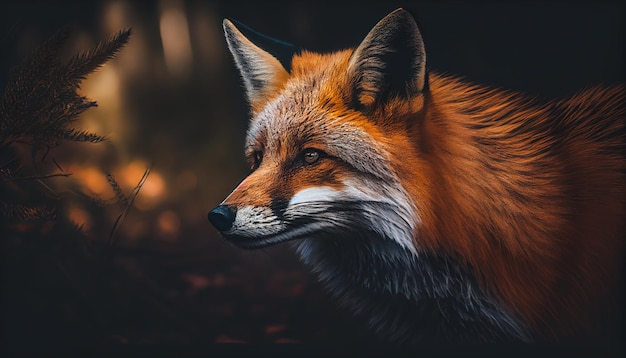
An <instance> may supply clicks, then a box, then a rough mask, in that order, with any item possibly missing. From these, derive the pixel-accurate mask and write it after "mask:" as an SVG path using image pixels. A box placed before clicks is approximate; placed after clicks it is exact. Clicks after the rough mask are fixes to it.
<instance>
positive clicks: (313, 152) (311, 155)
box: [303, 148, 322, 164]
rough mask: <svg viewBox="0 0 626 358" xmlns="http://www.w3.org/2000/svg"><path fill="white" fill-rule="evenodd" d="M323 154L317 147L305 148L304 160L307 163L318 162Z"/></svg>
mask: <svg viewBox="0 0 626 358" xmlns="http://www.w3.org/2000/svg"><path fill="white" fill-rule="evenodd" d="M321 156H322V153H321V152H320V151H319V150H317V149H311V148H309V149H305V150H304V153H303V157H304V162H305V163H307V164H313V163H315V162H317V161H318V160H319V159H320V157H321Z"/></svg>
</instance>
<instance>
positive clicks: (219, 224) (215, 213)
mask: <svg viewBox="0 0 626 358" xmlns="http://www.w3.org/2000/svg"><path fill="white" fill-rule="evenodd" d="M235 216H237V209H236V208H234V207H230V206H228V205H219V206H217V207H216V208H215V209H213V210H211V211H210V212H209V221H210V222H211V224H213V226H215V228H216V229H218V230H219V231H228V230H230V228H231V227H232V226H233V222H234V221H235Z"/></svg>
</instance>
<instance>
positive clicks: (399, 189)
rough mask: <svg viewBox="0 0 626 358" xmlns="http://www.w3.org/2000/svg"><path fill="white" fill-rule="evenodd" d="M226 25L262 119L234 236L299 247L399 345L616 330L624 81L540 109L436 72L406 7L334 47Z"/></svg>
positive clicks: (623, 196)
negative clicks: (347, 44) (355, 41)
mask: <svg viewBox="0 0 626 358" xmlns="http://www.w3.org/2000/svg"><path fill="white" fill-rule="evenodd" d="M223 26H224V31H225V36H226V40H227V43H228V47H229V49H230V51H231V53H232V55H233V57H234V60H235V64H236V67H237V68H238V70H239V71H240V73H241V76H242V78H243V83H244V87H245V94H246V96H247V99H248V101H249V103H250V107H251V116H252V119H251V121H250V125H249V130H248V133H247V137H246V144H245V155H246V157H247V158H248V160H249V162H250V166H251V169H252V172H251V173H250V174H249V175H248V176H247V177H246V178H245V179H244V180H243V181H242V182H241V183H240V184H239V185H238V186H237V187H236V188H235V189H234V191H233V192H232V193H231V194H230V195H229V196H228V197H227V198H226V199H225V200H224V201H223V202H222V203H221V204H220V205H219V206H217V207H216V208H214V209H213V210H211V211H210V212H209V215H208V218H209V220H210V222H211V223H212V224H213V225H214V226H215V228H217V229H218V230H219V231H220V232H221V234H222V235H223V237H224V238H225V239H226V240H228V241H230V242H232V243H233V244H235V245H236V246H239V247H241V248H245V249H259V248H264V247H267V246H270V245H274V244H278V243H283V242H287V241H289V242H291V243H292V244H293V245H294V246H295V250H296V252H297V253H298V254H299V256H300V257H301V259H302V261H303V262H304V263H305V264H307V265H309V266H310V267H311V268H312V270H313V271H314V272H316V273H317V274H318V275H319V278H320V280H321V281H323V282H324V283H325V284H326V285H327V287H328V289H329V291H330V292H331V293H332V294H333V295H335V296H337V297H338V298H339V301H340V302H342V303H343V304H344V305H345V306H346V307H348V308H349V309H351V310H353V313H354V314H355V316H357V317H361V318H362V319H364V320H365V321H366V322H367V324H368V325H369V326H371V327H372V328H373V329H374V330H375V331H376V332H378V333H379V334H380V336H381V337H383V339H385V340H388V341H390V342H398V343H417V342H427V343H431V342H460V343H475V342H511V341H513V342H563V341H569V340H574V339H576V340H578V339H582V338H589V339H595V338H598V337H600V338H601V337H602V336H603V335H605V334H607V333H606V332H608V331H610V329H609V328H611V329H612V328H615V327H616V326H618V325H617V324H616V323H615V317H616V315H617V314H618V313H617V312H618V309H620V305H621V303H620V302H619V300H618V299H617V297H618V296H619V292H620V290H619V283H620V279H621V271H620V270H621V269H622V267H623V266H622V260H623V246H624V238H625V236H626V235H625V233H626V225H625V221H626V220H625V219H626V125H625V119H626V105H625V103H626V95H625V94H626V90H625V87H624V86H623V85H616V86H613V87H606V88H604V87H596V88H591V89H588V90H586V91H583V92H580V93H578V94H576V95H573V96H571V97H570V98H567V99H564V100H555V101H551V102H545V101H544V102H542V101H540V100H538V99H534V98H531V97H528V96H526V95H524V94H521V93H517V92H513V91H508V90H501V89H495V88H488V87H485V86H481V85H476V84H471V83H468V82H467V81H465V80H462V79H459V78H456V77H452V76H449V75H442V74H439V73H437V72H435V71H431V70H427V68H426V52H425V48H424V43H423V40H422V37H421V34H420V32H419V29H418V27H417V24H416V22H415V20H414V18H413V16H412V15H410V14H409V12H407V11H406V10H403V9H398V10H396V11H394V12H392V13H390V14H389V15H387V16H386V17H385V18H383V19H382V20H381V21H380V22H379V23H378V24H376V25H375V26H374V28H373V29H372V30H371V31H370V32H369V33H368V34H367V36H366V37H365V38H364V40H363V41H362V42H361V43H360V44H359V45H358V46H357V47H356V48H354V49H348V50H343V51H337V52H333V53H325V54H322V53H313V52H309V51H306V50H303V49H299V48H297V47H295V46H292V45H289V44H287V43H283V42H281V41H278V40H274V39H271V38H269V37H266V36H264V35H261V34H258V33H255V32H254V31H252V30H251V29H248V28H246V27H245V26H243V25H240V24H237V25H236V26H235V24H234V23H233V22H232V21H229V20H227V19H226V20H224V22H223ZM244 34H245V35H244ZM271 49H274V50H275V51H274V52H273V53H270V52H271V51H272V50H271ZM607 322H612V323H611V324H609V323H607Z"/></svg>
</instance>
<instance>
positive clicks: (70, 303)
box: [0, 0, 626, 349]
mask: <svg viewBox="0 0 626 358" xmlns="http://www.w3.org/2000/svg"><path fill="white" fill-rule="evenodd" d="M398 7H404V8H406V9H408V10H409V11H411V12H412V13H413V14H414V15H416V17H417V20H418V23H419V25H420V29H421V31H422V35H423V37H424V40H425V44H426V51H427V56H428V66H429V67H430V68H431V69H435V70H438V71H444V72H447V73H450V74H457V75H462V76H464V77H466V78H468V79H470V80H472V81H476V82H480V83H483V84H488V85H494V86H499V87H506V88H510V89H515V90H519V91H524V92H527V93H529V94H532V95H536V96H540V97H554V96H564V95H567V94H570V93H573V92H575V91H577V90H579V89H582V88H584V87H588V86H592V85H596V84H601V83H604V84H610V83H616V82H620V81H622V82H623V79H624V63H625V58H624V54H625V51H624V49H625V44H626V41H625V40H626V39H625V38H624V36H625V31H624V25H625V22H624V18H625V9H626V8H625V5H624V4H623V3H622V2H606V1H576V2H552V1H547V2H536V1H532V2H514V1H507V2H502V3H500V2H492V1H489V2H479V1H467V2H460V1H459V2H457V1H439V2H435V1H428V2H420V1H379V2H372V1H346V2H328V1H304V2H303V1H290V2H287V1H285V2H280V1H271V2H265V1H238V0H231V1H192V0H187V1H184V0H161V1H130V0H106V1H105V0H100V1H77V0H76V1H67V0H65V1H43V0H41V1H33V0H21V1H17V0H8V1H4V2H2V4H0V49H1V54H0V88H2V89H3V88H5V86H6V85H7V82H8V79H9V70H10V69H11V68H13V67H14V66H16V65H17V64H19V63H20V62H21V61H22V60H24V59H25V58H26V57H27V56H28V55H29V54H30V53H31V52H32V51H34V50H35V49H36V48H38V46H40V45H41V44H42V43H43V42H44V41H45V40H46V39H48V38H50V36H52V35H53V34H54V33H55V32H56V31H57V30H59V29H60V28H62V27H64V26H71V30H72V32H71V36H70V37H69V39H68V41H67V44H66V45H65V46H64V47H63V49H62V50H61V59H62V60H63V59H64V58H65V59H66V58H70V57H71V56H73V55H75V54H76V53H79V52H81V51H85V50H88V49H90V48H93V47H94V46H95V45H96V44H97V43H98V42H99V41H104V40H106V39H108V38H110V37H111V36H113V35H114V34H115V33H118V32H119V31H121V30H124V29H127V28H132V35H131V37H130V40H129V42H128V44H127V45H126V46H125V47H124V48H123V49H122V50H121V51H120V52H119V53H118V54H117V55H116V57H115V58H113V59H112V60H110V61H108V62H107V63H106V64H105V65H104V66H102V67H101V68H100V69H98V70H97V71H95V72H94V73H92V74H90V75H89V76H88V77H87V78H86V79H85V80H84V81H83V82H82V85H81V87H80V89H79V92H80V94H81V95H84V96H87V97H88V98H90V99H92V100H94V101H97V103H98V107H96V108H91V109H89V110H87V111H85V112H84V113H83V114H82V115H81V116H80V118H79V119H78V121H77V122H76V127H78V128H79V129H83V130H86V131H89V132H93V133H97V134H99V135H103V136H106V137H108V138H109V141H107V142H102V143H71V142H68V143H62V144H61V145H60V146H58V147H55V148H54V149H52V150H51V151H50V153H48V155H47V156H46V157H45V158H42V157H41V156H39V157H35V158H32V156H30V152H29V149H28V148H27V146H24V145H22V146H20V145H16V146H17V148H14V149H13V150H15V151H17V152H18V153H21V154H20V158H21V159H22V160H23V161H24V163H26V164H25V165H27V166H31V167H33V168H35V169H34V170H35V171H36V173H37V174H38V175H40V176H41V175H46V174H51V173H57V174H58V173H61V174H69V176H65V175H62V176H54V177H50V178H46V179H39V180H36V181H34V182H33V183H32V185H33V187H34V188H35V189H33V190H36V191H37V192H41V193H42V195H44V196H46V200H52V201H53V202H54V203H55V205H56V207H57V214H56V219H55V220H52V219H42V220H44V221H46V220H47V221H51V222H53V224H50V225H54V222H56V221H59V220H62V221H64V222H65V221H67V223H68V227H70V226H71V228H69V229H66V230H65V231H64V230H62V229H58V230H56V229H55V230H56V231H55V230H50V229H49V227H46V225H45V224H38V225H37V226H36V229H33V227H26V226H24V227H22V226H20V227H22V229H19V230H17V231H8V230H7V231H5V232H3V231H0V236H5V237H2V238H0V240H3V241H5V243H3V245H2V250H3V252H2V254H3V272H2V278H3V282H2V291H1V292H2V313H3V320H2V332H1V333H2V337H1V341H0V342H1V343H2V346H3V348H4V349H39V348H36V347H40V348H41V349H65V348H68V347H72V346H74V345H76V344H78V343H77V342H80V344H87V343H88V344H102V345H108V344H119V345H124V344H138V345H146V346H150V345H162V344H171V345H175V346H183V347H184V346H189V345H194V344H198V343H200V344H203V343H207V342H208V343H211V342H251V343H280V342H283V343H311V344H335V343H346V342H347V343H363V342H373V341H375V340H374V339H373V338H372V337H371V335H370V334H369V333H368V332H366V331H365V330H364V329H363V328H362V326H361V325H360V323H359V322H354V321H353V320H352V319H351V318H350V317H349V316H348V315H347V314H346V313H344V312H343V311H342V310H341V309H340V308H338V307H337V305H336V304H335V303H334V302H333V301H332V300H331V299H330V297H328V296H327V295H326V293H325V292H324V289H323V287H322V286H321V285H320V284H318V283H317V282H316V281H315V278H314V277H313V276H312V275H311V274H310V273H308V270H307V269H306V268H305V267H303V266H302V265H301V264H300V263H299V262H298V261H297V259H296V257H295V255H294V254H293V253H292V252H291V250H290V249H289V248H288V247H287V246H286V245H285V246H279V247H272V248H268V249H265V250H263V251H259V252H244V251H240V250H238V249H235V248H233V247H231V246H230V245H228V244H227V243H225V242H223V241H222V239H221V238H220V237H219V236H218V235H217V233H216V231H215V230H214V229H213V228H212V227H211V226H210V224H209V223H208V221H207V220H206V214H207V212H208V211H209V210H210V209H211V208H213V207H214V206H215V205H217V204H219V202H220V201H221V200H222V199H223V198H224V197H225V196H226V195H227V194H228V193H230V191H231V190H232V189H233V188H234V187H235V186H236V185H237V184H238V182H239V181H240V180H241V179H242V178H243V177H244V175H245V174H246V172H247V166H246V164H245V162H244V159H243V151H242V148H243V140H244V135H245V130H246V127H247V121H248V107H247V104H246V103H245V101H244V92H243V88H242V83H241V81H240V79H239V74H238V73H237V71H236V69H235V66H234V64H233V61H232V60H231V58H230V54H229V53H228V49H227V46H226V43H225V41H224V38H223V35H222V28H221V21H222V19H223V18H224V17H231V18H234V19H237V20H239V21H241V22H243V23H245V24H247V25H249V26H250V27H252V28H253V29H256V30H258V31H260V32H262V33H265V34H268V35H270V36H273V37H277V38H280V39H282V40H285V41H288V42H291V43H293V44H297V45H299V46H301V47H304V48H307V49H310V50H315V51H333V50H338V49H342V48H346V47H353V46H355V45H357V44H358V43H359V42H360V41H361V40H362V38H363V37H364V36H365V35H366V34H367V32H368V31H369V30H370V29H371V27H372V26H374V24H375V23H376V22H377V21H378V20H380V19H381V18H382V17H384V16H385V15H386V14H387V13H389V12H391V11H392V10H394V9H396V8H398ZM2 164H3V163H0V165H2ZM148 168H149V169H150V173H149V175H148V177H147V179H146V180H145V182H144V183H143V185H142V186H141V188H140V190H139V193H138V195H137V196H136V198H134V201H132V203H126V204H129V205H126V206H123V205H117V204H119V200H117V201H116V200H115V199H116V197H117V198H118V199H119V191H120V190H121V191H122V192H123V193H125V195H128V197H131V196H132V191H133V188H135V186H136V185H137V184H138V183H139V182H140V180H141V179H142V176H143V175H144V173H145V171H146V170H147V169H148ZM107 173H110V175H109V176H107ZM110 178H114V184H116V185H117V186H118V188H117V189H116V185H112V182H111V180H109V179H110ZM116 190H117V191H116ZM4 195H7V194H6V193H5V194H4ZM86 198H91V199H93V200H90V199H86ZM0 201H1V200H0ZM107 203H108V204H107ZM125 210H127V211H126V213H127V215H126V216H122V218H123V220H122V221H120V222H119V223H118V224H117V226H116V220H118V218H120V215H121V214H122V213H124V211H125ZM13 224H15V223H13ZM74 225H75V226H76V227H77V228H76V227H74ZM7 227H8V226H7ZM3 228H6V227H5V226H3ZM113 228H115V232H112V231H113ZM20 230H21V231H20ZM33 231H36V233H35V234H33ZM25 233H28V235H26V234H25ZM29 235H30V236H33V235H34V236H36V237H37V239H36V240H35V239H32V238H30V236H29ZM51 236H54V237H51ZM109 238H111V239H112V244H111V245H109V242H108V240H109ZM29 240H30V241H29ZM9 241H10V243H7V242H9ZM42 245H43V246H42ZM42 247H45V248H42ZM103 248H106V250H105V249H103ZM102 257H105V258H104V259H102ZM7 262H8V263H7Z"/></svg>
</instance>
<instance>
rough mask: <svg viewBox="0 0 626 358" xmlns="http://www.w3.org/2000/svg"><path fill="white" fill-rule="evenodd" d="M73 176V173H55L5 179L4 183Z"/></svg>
mask: <svg viewBox="0 0 626 358" xmlns="http://www.w3.org/2000/svg"><path fill="white" fill-rule="evenodd" d="M70 175H72V174H71V173H54V174H46V175H32V176H27V177H17V178H3V179H2V181H3V182H14V181H25V180H41V179H48V178H54V177H69V176H70Z"/></svg>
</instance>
